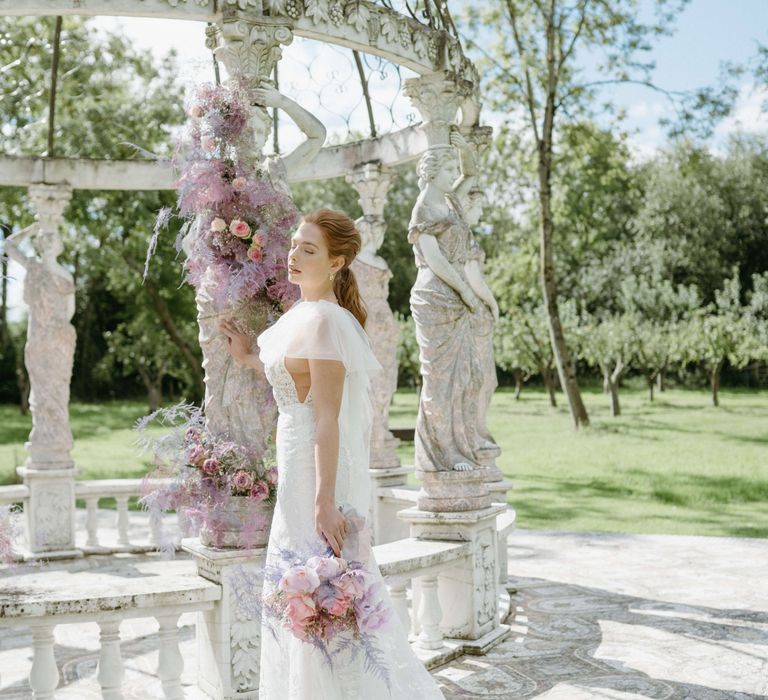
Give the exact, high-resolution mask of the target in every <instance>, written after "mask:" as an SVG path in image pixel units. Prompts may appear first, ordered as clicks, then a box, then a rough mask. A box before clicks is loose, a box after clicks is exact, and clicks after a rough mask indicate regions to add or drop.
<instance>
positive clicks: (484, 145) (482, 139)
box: [461, 126, 493, 160]
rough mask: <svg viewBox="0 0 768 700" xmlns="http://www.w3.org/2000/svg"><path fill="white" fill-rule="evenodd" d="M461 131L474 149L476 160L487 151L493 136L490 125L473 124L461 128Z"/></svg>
mask: <svg viewBox="0 0 768 700" xmlns="http://www.w3.org/2000/svg"><path fill="white" fill-rule="evenodd" d="M461 133H462V134H463V136H464V138H465V139H466V140H467V143H468V144H469V145H470V146H471V147H472V149H473V150H474V152H475V157H476V158H477V159H478V160H479V159H480V158H482V157H483V156H484V155H485V154H486V153H487V151H488V148H489V147H490V145H491V139H492V137H493V127H492V126H473V127H470V128H469V129H462V130H461Z"/></svg>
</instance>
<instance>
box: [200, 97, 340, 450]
mask: <svg viewBox="0 0 768 700" xmlns="http://www.w3.org/2000/svg"><path fill="white" fill-rule="evenodd" d="M252 94H253V96H254V100H255V102H256V105H257V106H256V107H255V108H254V110H253V114H252V117H251V119H252V121H251V123H252V125H253V131H254V136H255V140H254V143H253V149H254V150H253V152H254V153H256V154H260V153H262V152H263V150H264V145H265V144H266V141H267V138H268V137H269V134H270V129H271V126H272V119H271V117H270V115H269V113H268V112H267V110H266V109H265V108H273V107H274V108H278V109H282V110H283V111H284V112H285V113H286V114H287V115H288V116H289V117H290V118H291V119H293V121H294V122H295V123H296V125H297V126H298V127H299V128H300V129H301V130H302V131H303V132H304V134H305V135H306V137H307V138H306V140H305V141H304V142H303V143H301V144H299V146H297V147H296V149H295V150H294V151H292V152H291V153H290V154H288V155H286V156H284V157H282V158H280V157H276V158H267V159H265V160H264V162H263V163H262V168H263V170H265V171H266V172H267V173H268V174H269V178H270V181H271V183H272V185H273V187H275V189H276V190H278V191H279V192H281V193H282V194H285V195H287V196H289V197H290V196H291V191H290V188H289V186H288V182H287V180H288V178H289V177H290V176H291V174H292V173H295V172H298V171H299V170H301V169H302V168H304V167H305V166H306V165H307V164H308V163H310V162H311V161H312V160H313V159H314V158H315V156H316V155H317V154H318V152H319V151H320V149H321V148H322V146H323V143H324V142H325V133H326V132H325V127H324V126H323V124H322V123H321V122H320V121H319V120H318V119H316V118H315V117H314V116H313V115H312V114H310V113H309V112H308V111H307V110H305V109H304V108H303V107H301V106H300V105H298V104H297V103H296V102H294V101H293V100H291V99H289V98H288V97H286V96H285V95H282V94H281V93H280V92H278V91H277V90H276V89H274V88H273V87H271V86H270V85H269V84H268V83H262V84H261V86H260V87H259V88H257V89H255V90H254V91H253V93H252ZM190 235H195V232H194V231H193V232H192V233H191V234H190ZM187 243H189V241H188V242H187ZM185 248H187V250H189V248H188V247H187V245H185ZM196 301H197V310H198V316H197V319H198V324H199V326H200V334H199V341H200V347H201V349H202V351H203V370H204V371H205V415H206V421H207V423H208V427H209V428H210V429H211V430H212V431H213V432H216V433H227V434H228V435H229V437H230V438H231V439H232V440H235V441H236V442H239V443H240V444H254V436H260V437H261V438H263V439H264V440H268V439H269V437H270V436H271V433H272V429H273V427H274V423H275V419H276V416H277V407H276V406H275V404H274V401H273V400H272V390H271V387H270V385H269V383H268V382H267V380H266V377H265V376H264V375H263V373H261V372H257V371H256V370H254V369H253V368H251V367H247V366H241V365H239V364H237V363H236V362H234V361H233V360H232V356H231V355H230V354H229V352H227V347H226V345H227V336H226V335H224V334H223V333H222V332H221V330H220V323H221V321H222V318H223V317H224V316H225V315H226V314H222V313H221V312H219V311H218V310H217V309H216V307H215V305H214V303H213V289H212V288H210V285H208V284H206V283H205V282H204V283H203V285H202V286H201V288H200V289H199V291H198V293H197V297H196ZM267 320H268V319H267V318H266V317H265V318H264V325H265V326H266V324H267Z"/></svg>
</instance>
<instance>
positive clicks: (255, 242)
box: [251, 230, 267, 248]
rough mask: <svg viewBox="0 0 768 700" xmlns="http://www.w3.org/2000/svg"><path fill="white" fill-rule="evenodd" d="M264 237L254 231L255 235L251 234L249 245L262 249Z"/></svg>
mask: <svg viewBox="0 0 768 700" xmlns="http://www.w3.org/2000/svg"><path fill="white" fill-rule="evenodd" d="M266 240H267V239H266V237H265V236H264V234H263V233H262V231H261V230H259V231H256V233H254V234H253V238H252V239H251V245H252V246H253V247H254V248H263V247H264V243H266Z"/></svg>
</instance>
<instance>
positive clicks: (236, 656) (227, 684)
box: [181, 537, 267, 700]
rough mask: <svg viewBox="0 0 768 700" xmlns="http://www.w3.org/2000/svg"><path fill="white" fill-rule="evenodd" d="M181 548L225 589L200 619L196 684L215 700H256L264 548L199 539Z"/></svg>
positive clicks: (203, 573)
mask: <svg viewBox="0 0 768 700" xmlns="http://www.w3.org/2000/svg"><path fill="white" fill-rule="evenodd" d="M181 547H182V549H183V550H184V551H186V552H189V553H190V554H192V555H193V556H194V558H195V560H196V561H197V573H198V574H199V575H200V576H202V577H203V578H205V579H208V580H209V581H213V582H214V583H218V584H220V585H221V588H222V592H221V600H220V601H218V602H217V603H216V605H215V606H214V608H213V609H212V610H206V611H204V612H201V613H198V617H197V659H198V677H197V684H198V687H199V688H200V689H201V690H202V691H203V692H204V693H205V694H206V695H208V696H210V697H211V698H215V700H234V699H238V700H240V699H246V698H248V699H250V698H257V697H258V695H259V663H260V654H261V620H260V617H259V614H258V609H259V608H258V606H259V601H260V599H261V587H262V581H263V572H264V560H265V557H266V552H267V550H266V547H258V548H255V549H245V550H244V549H214V548H211V547H205V546H203V545H201V544H200V540H199V539H198V538H196V537H194V538H188V539H183V540H182V541H181Z"/></svg>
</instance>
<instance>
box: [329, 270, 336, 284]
mask: <svg viewBox="0 0 768 700" xmlns="http://www.w3.org/2000/svg"><path fill="white" fill-rule="evenodd" d="M334 277H336V273H335V272H332V273H331V274H330V275H328V279H329V280H330V281H331V282H333V278H334Z"/></svg>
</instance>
